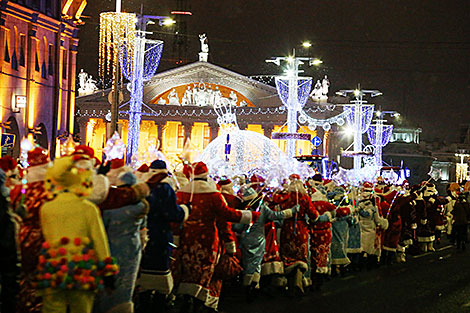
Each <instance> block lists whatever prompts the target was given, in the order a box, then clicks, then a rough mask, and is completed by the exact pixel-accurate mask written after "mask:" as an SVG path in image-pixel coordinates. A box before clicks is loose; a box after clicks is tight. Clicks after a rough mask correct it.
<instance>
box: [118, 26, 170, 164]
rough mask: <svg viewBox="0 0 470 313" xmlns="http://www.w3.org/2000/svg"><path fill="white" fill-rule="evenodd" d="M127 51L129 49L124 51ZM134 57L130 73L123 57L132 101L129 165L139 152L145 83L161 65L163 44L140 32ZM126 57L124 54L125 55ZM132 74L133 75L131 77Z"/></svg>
mask: <svg viewBox="0 0 470 313" xmlns="http://www.w3.org/2000/svg"><path fill="white" fill-rule="evenodd" d="M123 50H127V49H123ZM134 50H135V51H134V57H133V65H134V66H133V71H132V73H129V72H128V68H129V66H127V63H126V59H127V58H125V57H122V58H121V60H122V63H121V64H122V68H123V73H126V74H125V75H127V77H129V79H130V81H131V100H130V102H129V133H128V134H129V135H128V141H127V163H130V162H131V161H132V156H134V155H137V154H138V152H139V134H140V121H141V115H142V99H143V87H144V81H145V80H149V79H150V78H151V77H152V76H153V75H154V74H155V72H156V70H157V68H158V65H159V63H160V58H161V54H162V50H163V42H162V41H156V40H147V39H146V38H145V32H140V33H139V35H138V36H137V37H136V40H135V49H134ZM123 55H124V53H123ZM130 74H132V75H130Z"/></svg>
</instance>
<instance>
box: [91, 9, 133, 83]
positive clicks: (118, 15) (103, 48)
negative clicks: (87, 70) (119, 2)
mask: <svg viewBox="0 0 470 313" xmlns="http://www.w3.org/2000/svg"><path fill="white" fill-rule="evenodd" d="M136 22H137V19H136V15H135V14H133V13H122V12H104V13H101V14H100V44H99V70H98V73H99V75H100V77H101V78H102V79H104V78H105V77H107V76H109V75H111V76H112V77H113V79H119V78H118V77H116V69H115V67H114V66H113V65H114V64H117V63H118V61H119V60H118V56H119V51H120V50H121V46H122V45H123V44H125V45H126V48H127V51H128V53H127V58H128V60H127V61H128V62H127V65H128V68H127V70H128V71H130V70H131V69H132V57H133V50H134V42H135V27H136Z"/></svg>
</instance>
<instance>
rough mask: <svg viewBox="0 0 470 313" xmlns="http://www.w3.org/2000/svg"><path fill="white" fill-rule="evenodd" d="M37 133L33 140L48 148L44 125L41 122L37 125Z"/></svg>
mask: <svg viewBox="0 0 470 313" xmlns="http://www.w3.org/2000/svg"><path fill="white" fill-rule="evenodd" d="M38 129H39V133H37V134H35V135H34V141H35V142H36V143H37V144H38V145H40V146H41V147H42V148H44V149H46V150H49V140H48V139H47V129H46V126H45V125H44V124H43V123H41V124H39V125H38Z"/></svg>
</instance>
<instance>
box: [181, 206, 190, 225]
mask: <svg viewBox="0 0 470 313" xmlns="http://www.w3.org/2000/svg"><path fill="white" fill-rule="evenodd" d="M180 207H181V208H182V209H183V211H184V219H183V222H186V220H187V219H188V216H189V208H188V206H187V205H185V204H180Z"/></svg>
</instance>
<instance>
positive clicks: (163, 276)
mask: <svg viewBox="0 0 470 313" xmlns="http://www.w3.org/2000/svg"><path fill="white" fill-rule="evenodd" d="M137 283H138V284H139V285H140V286H141V287H142V289H144V290H157V291H158V292H160V293H163V294H166V295H169V294H170V293H171V291H172V290H173V276H171V273H170V271H166V272H162V271H142V274H141V275H140V278H139V280H138V282H137Z"/></svg>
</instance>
